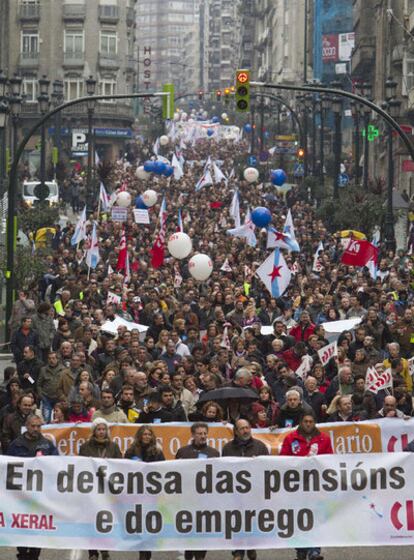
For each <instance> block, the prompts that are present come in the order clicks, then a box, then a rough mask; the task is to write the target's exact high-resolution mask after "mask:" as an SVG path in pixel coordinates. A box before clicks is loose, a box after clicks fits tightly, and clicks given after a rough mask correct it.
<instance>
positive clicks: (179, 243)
mask: <svg viewBox="0 0 414 560" xmlns="http://www.w3.org/2000/svg"><path fill="white" fill-rule="evenodd" d="M192 250H193V242H192V240H191V237H190V236H189V235H187V234H186V233H184V232H183V231H178V232H176V233H173V234H172V235H170V237H169V239H168V251H169V253H170V255H171V256H172V257H174V258H175V259H179V260H181V259H186V258H187V257H188V256H189V255H190V253H191V252H192ZM188 270H189V272H190V274H191V276H192V277H193V278H194V279H195V280H198V281H200V282H203V281H204V280H207V279H208V278H209V277H210V275H211V273H212V272H213V263H212V260H211V259H210V257H209V256H208V255H205V254H204V253H197V254H195V255H193V256H192V257H191V259H190V260H189V261H188Z"/></svg>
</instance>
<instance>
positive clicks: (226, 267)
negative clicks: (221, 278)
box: [220, 259, 233, 272]
mask: <svg viewBox="0 0 414 560" xmlns="http://www.w3.org/2000/svg"><path fill="white" fill-rule="evenodd" d="M220 270H222V271H223V272H233V269H232V268H231V266H230V264H229V259H226V260H225V261H224V263H223V264H222V266H221V268H220Z"/></svg>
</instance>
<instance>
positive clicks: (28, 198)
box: [22, 181, 59, 206]
mask: <svg viewBox="0 0 414 560" xmlns="http://www.w3.org/2000/svg"><path fill="white" fill-rule="evenodd" d="M39 183H40V181H24V183H23V188H22V197H23V200H24V202H26V204H28V205H29V206H32V205H33V203H34V202H35V200H39V199H38V198H37V197H36V196H35V194H34V189H35V187H36V185H38V184H39ZM45 184H46V185H47V186H48V187H49V196H48V197H47V199H46V200H48V201H49V204H50V205H56V204H59V187H58V184H57V183H56V181H45Z"/></svg>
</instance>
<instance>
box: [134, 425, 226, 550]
mask: <svg viewBox="0 0 414 560" xmlns="http://www.w3.org/2000/svg"><path fill="white" fill-rule="evenodd" d="M191 436H192V440H191V443H190V444H189V445H185V446H184V447H180V449H179V450H178V451H177V454H176V456H175V458H176V459H202V460H205V459H214V458H217V457H220V453H219V452H218V451H217V450H216V449H214V447H210V446H209V445H207V436H208V424H206V423H205V422H195V423H194V424H193V425H192V426H191ZM206 554H207V551H205V550H186V551H185V552H184V558H185V560H193V559H194V560H204V558H205V557H206ZM140 560H146V559H145V558H141V557H140Z"/></svg>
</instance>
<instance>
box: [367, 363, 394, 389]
mask: <svg viewBox="0 0 414 560" xmlns="http://www.w3.org/2000/svg"><path fill="white" fill-rule="evenodd" d="M365 388H366V390H367V391H371V392H372V393H375V394H377V393H378V391H381V390H382V389H392V373H391V369H390V368H388V369H386V370H384V371H381V372H380V371H377V370H376V369H375V368H374V367H369V368H368V369H367V375H366V378H365Z"/></svg>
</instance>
